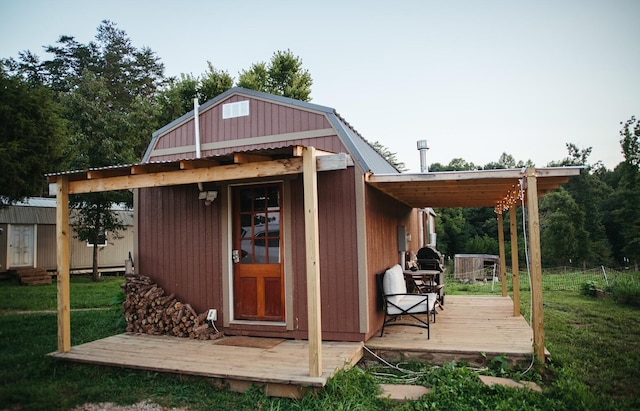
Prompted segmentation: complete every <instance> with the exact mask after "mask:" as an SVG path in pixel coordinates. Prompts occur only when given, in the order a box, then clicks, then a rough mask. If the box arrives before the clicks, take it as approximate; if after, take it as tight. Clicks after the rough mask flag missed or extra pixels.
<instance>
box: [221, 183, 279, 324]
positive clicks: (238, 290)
mask: <svg viewBox="0 0 640 411" xmlns="http://www.w3.org/2000/svg"><path fill="white" fill-rule="evenodd" d="M233 190H234V193H233V199H234V203H233V216H234V217H233V255H232V257H233V258H232V259H233V275H234V279H233V286H234V294H233V296H234V311H235V318H236V319H238V320H255V321H284V307H285V301H284V280H283V267H284V265H283V264H282V256H283V251H282V250H283V247H282V238H283V236H282V226H281V224H280V221H281V216H282V207H281V203H282V184H280V183H275V184H261V185H252V186H241V187H234V189H233Z"/></svg>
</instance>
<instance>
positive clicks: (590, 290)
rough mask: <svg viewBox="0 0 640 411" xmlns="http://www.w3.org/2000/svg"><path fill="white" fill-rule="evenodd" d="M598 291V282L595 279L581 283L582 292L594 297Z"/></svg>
mask: <svg viewBox="0 0 640 411" xmlns="http://www.w3.org/2000/svg"><path fill="white" fill-rule="evenodd" d="M597 293H598V282H597V281H595V280H589V281H587V282H586V283H584V284H583V285H582V294H584V295H586V296H589V297H595V296H596V295H597Z"/></svg>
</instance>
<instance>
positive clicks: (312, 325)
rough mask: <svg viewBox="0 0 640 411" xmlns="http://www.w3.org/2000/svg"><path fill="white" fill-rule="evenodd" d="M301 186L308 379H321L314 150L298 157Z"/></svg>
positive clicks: (316, 194) (318, 249)
mask: <svg viewBox="0 0 640 411" xmlns="http://www.w3.org/2000/svg"><path fill="white" fill-rule="evenodd" d="M302 164H303V167H302V174H303V183H304V209H305V210H304V211H305V217H304V230H305V235H306V238H307V239H306V242H305V244H306V248H305V249H306V255H307V311H308V322H309V375H310V376H311V377H320V376H321V375H322V315H321V309H320V308H321V301H320V246H319V241H320V239H319V234H318V174H317V165H316V149H315V148H314V147H306V148H305V149H304V152H303V154H302Z"/></svg>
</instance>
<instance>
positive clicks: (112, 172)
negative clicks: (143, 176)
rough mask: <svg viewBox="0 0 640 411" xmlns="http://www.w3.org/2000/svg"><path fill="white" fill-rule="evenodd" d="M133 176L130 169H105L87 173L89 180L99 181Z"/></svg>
mask: <svg viewBox="0 0 640 411" xmlns="http://www.w3.org/2000/svg"><path fill="white" fill-rule="evenodd" d="M128 174H131V171H130V170H129V169H128V168H104V169H101V170H89V171H87V179H89V180H92V179H97V178H107V177H118V176H126V175H128Z"/></svg>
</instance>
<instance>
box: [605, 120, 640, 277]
mask: <svg viewBox="0 0 640 411" xmlns="http://www.w3.org/2000/svg"><path fill="white" fill-rule="evenodd" d="M620 137H621V139H620V145H621V147H622V153H623V155H624V161H623V162H622V163H620V165H619V166H618V167H617V168H616V170H615V172H616V173H617V174H618V186H617V188H616V190H615V192H614V195H613V196H612V197H611V201H610V202H609V205H610V206H611V208H612V211H611V214H612V217H613V218H612V220H613V223H614V224H615V225H616V227H615V228H616V229H617V230H619V233H620V236H621V238H622V240H623V244H622V249H621V250H620V251H621V252H622V253H623V256H624V257H626V258H628V259H630V260H631V261H633V262H634V263H635V264H636V266H637V264H638V260H640V121H638V120H637V119H636V118H635V117H631V119H629V120H627V121H625V122H624V123H622V129H621V130H620Z"/></svg>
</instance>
